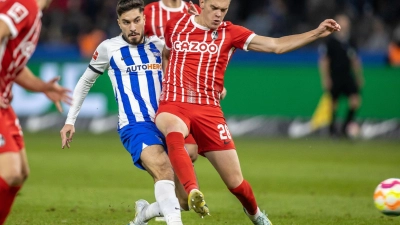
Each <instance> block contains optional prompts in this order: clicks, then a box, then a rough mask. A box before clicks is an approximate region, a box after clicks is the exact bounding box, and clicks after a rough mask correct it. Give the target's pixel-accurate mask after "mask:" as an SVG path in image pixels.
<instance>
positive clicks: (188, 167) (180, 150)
mask: <svg viewBox="0 0 400 225" xmlns="http://www.w3.org/2000/svg"><path fill="white" fill-rule="evenodd" d="M165 139H166V141H167V147H168V156H169V160H170V161H171V164H172V167H173V168H174V172H175V174H176V176H177V177H178V179H179V181H180V182H181V184H182V185H183V187H184V188H185V191H186V193H188V194H189V193H190V191H191V190H192V189H198V187H197V182H196V175H195V173H194V169H193V164H192V161H191V160H190V157H189V155H188V153H187V152H186V150H185V139H184V137H183V135H182V134H181V133H179V132H171V133H169V134H168V135H167V136H166V137H165Z"/></svg>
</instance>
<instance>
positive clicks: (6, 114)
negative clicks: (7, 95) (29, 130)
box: [0, 106, 25, 153]
mask: <svg viewBox="0 0 400 225" xmlns="http://www.w3.org/2000/svg"><path fill="white" fill-rule="evenodd" d="M24 147H25V144H24V138H23V136H22V129H21V126H20V125H19V120H18V118H17V115H15V112H14V110H13V109H12V108H11V106H9V107H8V108H7V109H2V108H0V153H4V152H19V151H21V150H22V149H23V148H24Z"/></svg>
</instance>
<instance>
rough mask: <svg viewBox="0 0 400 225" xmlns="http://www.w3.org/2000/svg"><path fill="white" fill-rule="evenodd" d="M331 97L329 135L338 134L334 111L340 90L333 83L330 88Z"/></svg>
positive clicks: (335, 110)
mask: <svg viewBox="0 0 400 225" xmlns="http://www.w3.org/2000/svg"><path fill="white" fill-rule="evenodd" d="M330 94H331V98H332V112H331V113H332V120H331V123H330V124H329V133H330V135H331V136H335V135H337V134H338V132H337V129H336V112H337V107H338V99H339V95H340V90H339V87H337V84H336V85H335V83H334V84H333V87H332V89H331V90H330Z"/></svg>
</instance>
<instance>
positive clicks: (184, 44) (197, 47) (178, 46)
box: [173, 41, 218, 54]
mask: <svg viewBox="0 0 400 225" xmlns="http://www.w3.org/2000/svg"><path fill="white" fill-rule="evenodd" d="M173 47H174V49H175V51H178V52H208V53H210V54H215V53H217V52H218V45H216V44H214V43H206V42H198V41H175V42H174V46H173Z"/></svg>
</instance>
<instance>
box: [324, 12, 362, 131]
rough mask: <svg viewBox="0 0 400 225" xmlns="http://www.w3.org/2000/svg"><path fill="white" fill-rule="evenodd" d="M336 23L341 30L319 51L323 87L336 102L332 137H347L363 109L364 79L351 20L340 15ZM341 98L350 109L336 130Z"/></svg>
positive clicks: (330, 128) (331, 129)
mask: <svg viewBox="0 0 400 225" xmlns="http://www.w3.org/2000/svg"><path fill="white" fill-rule="evenodd" d="M335 19H336V21H337V22H338V23H339V24H340V26H341V27H342V29H341V31H340V32H335V33H334V34H333V35H331V37H330V38H329V39H328V40H327V41H326V43H324V44H323V45H322V46H321V47H320V59H319V71H320V75H321V82H322V87H323V89H324V91H326V92H329V93H330V94H331V97H332V101H333V107H332V108H333V112H332V121H331V124H330V127H329V131H330V134H331V135H332V136H342V135H344V136H346V137H347V136H348V133H347V128H348V126H349V124H351V123H355V122H354V118H355V115H356V112H357V110H358V109H359V107H360V105H361V96H360V89H361V87H362V86H363V83H364V77H363V74H362V65H361V61H360V59H359V57H358V55H357V51H356V47H355V44H354V42H353V41H352V40H351V38H350V29H351V25H350V19H349V17H348V16H346V15H345V14H338V15H337V16H336V17H335ZM341 96H345V97H347V99H348V106H349V108H348V112H347V116H346V119H345V121H344V123H343V125H342V127H341V129H340V130H338V129H337V128H336V127H335V117H336V110H337V105H338V104H337V103H338V99H339V97H341Z"/></svg>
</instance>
